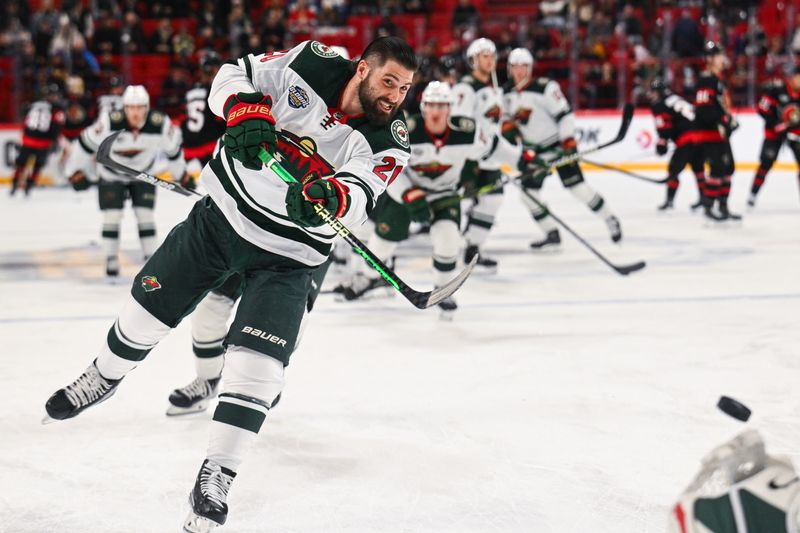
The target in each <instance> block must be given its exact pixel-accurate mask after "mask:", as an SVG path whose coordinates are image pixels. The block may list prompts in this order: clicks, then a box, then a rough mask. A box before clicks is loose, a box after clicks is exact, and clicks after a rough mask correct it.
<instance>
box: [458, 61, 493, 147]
mask: <svg viewBox="0 0 800 533" xmlns="http://www.w3.org/2000/svg"><path fill="white" fill-rule="evenodd" d="M502 115H503V89H502V88H500V87H493V86H492V85H491V83H483V82H482V81H480V80H478V79H476V78H474V77H473V76H472V75H470V74H468V75H466V76H464V77H463V78H461V80H460V81H459V82H458V83H456V85H455V86H454V87H453V105H452V106H451V107H450V116H452V117H468V118H471V119H472V120H474V121H475V124H476V126H477V127H478V128H480V129H481V130H482V131H486V132H490V133H494V132H497V133H499V132H500V117H501V116H502Z"/></svg>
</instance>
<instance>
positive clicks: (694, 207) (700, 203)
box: [689, 196, 703, 211]
mask: <svg viewBox="0 0 800 533" xmlns="http://www.w3.org/2000/svg"><path fill="white" fill-rule="evenodd" d="M701 207H703V197H702V196H701V197H700V198H698V199H697V201H696V202H695V203H693V204H692V205H690V206H689V209H691V210H692V211H697V210H698V209H700V208H701Z"/></svg>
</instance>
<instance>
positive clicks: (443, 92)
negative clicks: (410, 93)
mask: <svg viewBox="0 0 800 533" xmlns="http://www.w3.org/2000/svg"><path fill="white" fill-rule="evenodd" d="M421 103H422V105H425V104H452V103H453V91H452V90H451V89H450V85H449V84H447V83H444V82H441V81H432V82H430V83H429V84H428V85H427V86H426V87H425V90H424V91H422V102H421Z"/></svg>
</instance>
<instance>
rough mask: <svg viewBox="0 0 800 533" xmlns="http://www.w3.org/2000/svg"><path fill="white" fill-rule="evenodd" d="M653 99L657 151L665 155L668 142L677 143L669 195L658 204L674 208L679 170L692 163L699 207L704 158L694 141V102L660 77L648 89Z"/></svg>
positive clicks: (671, 160) (668, 181)
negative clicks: (689, 100)
mask: <svg viewBox="0 0 800 533" xmlns="http://www.w3.org/2000/svg"><path fill="white" fill-rule="evenodd" d="M647 98H648V100H650V110H651V111H652V113H653V118H654V119H655V121H656V132H657V133H658V142H656V153H657V154H658V155H666V153H667V150H668V146H669V142H670V141H672V142H674V143H675V151H674V152H673V153H672V157H670V159H669V164H668V165H667V174H668V175H667V198H666V200H664V203H663V204H662V205H660V206H659V207H658V209H660V210H661V211H664V210H667V209H672V208H673V204H674V201H675V194H676V193H677V192H678V185H680V179H679V178H680V174H681V172H683V169H684V168H686V164H687V163H688V164H690V165H691V167H692V172H694V177H695V180H696V181H697V191H698V193H699V197H698V201H697V203H695V204H694V205H692V209H696V208H698V207H700V206H702V205H703V187H704V186H705V179H706V178H705V162H704V161H703V153H702V151H701V150H699V149H698V146H697V145H696V144H695V143H694V138H693V135H694V134H693V132H692V127H693V126H692V124H693V122H694V106H693V105H692V104H690V103H689V102H687V101H686V100H684V99H683V98H681V97H680V96H678V95H677V94H675V93H673V92H672V91H670V90H669V87H667V86H666V85H665V84H664V81H663V80H661V79H660V78H656V79H654V80H653V81H652V82H651V83H650V90H649V91H647Z"/></svg>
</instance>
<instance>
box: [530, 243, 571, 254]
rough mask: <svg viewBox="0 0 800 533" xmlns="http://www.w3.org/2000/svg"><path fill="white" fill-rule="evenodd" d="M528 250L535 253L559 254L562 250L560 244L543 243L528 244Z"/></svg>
mask: <svg viewBox="0 0 800 533" xmlns="http://www.w3.org/2000/svg"><path fill="white" fill-rule="evenodd" d="M529 248H530V251H531V252H532V253H535V254H560V253H561V252H563V251H564V248H562V247H561V244H545V245H544V246H539V247H534V246H529Z"/></svg>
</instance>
